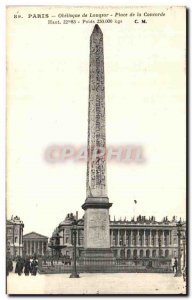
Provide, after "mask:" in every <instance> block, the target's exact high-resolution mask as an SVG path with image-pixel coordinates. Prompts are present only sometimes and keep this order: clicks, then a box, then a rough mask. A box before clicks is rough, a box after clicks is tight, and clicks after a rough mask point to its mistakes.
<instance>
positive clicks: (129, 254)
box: [127, 249, 131, 258]
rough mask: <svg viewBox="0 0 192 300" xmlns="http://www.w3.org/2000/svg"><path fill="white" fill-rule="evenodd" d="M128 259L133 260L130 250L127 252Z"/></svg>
mask: <svg viewBox="0 0 192 300" xmlns="http://www.w3.org/2000/svg"><path fill="white" fill-rule="evenodd" d="M127 258H131V250H130V249H128V250H127Z"/></svg>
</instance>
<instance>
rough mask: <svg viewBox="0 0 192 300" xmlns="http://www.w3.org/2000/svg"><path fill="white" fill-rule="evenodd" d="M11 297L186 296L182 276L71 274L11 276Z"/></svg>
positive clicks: (9, 288)
mask: <svg viewBox="0 0 192 300" xmlns="http://www.w3.org/2000/svg"><path fill="white" fill-rule="evenodd" d="M7 287H8V294H185V284H184V282H183V279H182V277H173V274H149V273H148V274H141V273H138V274H135V273H124V274H122V273H121V274H98V273H97V274H80V278H79V279H76V278H69V274H54V275H39V274H38V275H37V276H36V277H35V276H29V277H28V276H25V275H24V274H22V275H21V276H18V275H17V274H14V273H10V275H9V276H8V280H7Z"/></svg>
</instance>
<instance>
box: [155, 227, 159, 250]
mask: <svg viewBox="0 0 192 300" xmlns="http://www.w3.org/2000/svg"><path fill="white" fill-rule="evenodd" d="M158 238H159V235H158V230H156V247H159V243H158Z"/></svg>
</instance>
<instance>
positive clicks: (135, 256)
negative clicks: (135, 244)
mask: <svg viewBox="0 0 192 300" xmlns="http://www.w3.org/2000/svg"><path fill="white" fill-rule="evenodd" d="M133 258H137V250H136V249H135V250H133Z"/></svg>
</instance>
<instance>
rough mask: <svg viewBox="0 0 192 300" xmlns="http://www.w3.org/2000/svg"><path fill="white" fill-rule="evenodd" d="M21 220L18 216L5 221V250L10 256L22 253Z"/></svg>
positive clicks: (22, 225)
mask: <svg viewBox="0 0 192 300" xmlns="http://www.w3.org/2000/svg"><path fill="white" fill-rule="evenodd" d="M23 228H24V224H23V221H21V220H20V218H19V217H18V216H15V217H13V216H12V217H11V219H10V220H7V221H6V244H7V245H6V247H7V249H6V251H7V255H8V256H11V257H12V258H14V257H17V256H22V255H23Z"/></svg>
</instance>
